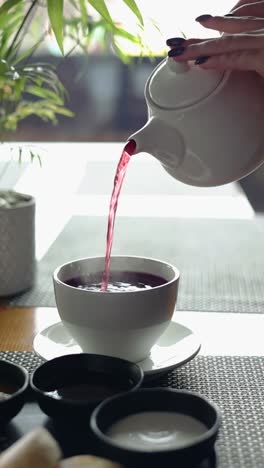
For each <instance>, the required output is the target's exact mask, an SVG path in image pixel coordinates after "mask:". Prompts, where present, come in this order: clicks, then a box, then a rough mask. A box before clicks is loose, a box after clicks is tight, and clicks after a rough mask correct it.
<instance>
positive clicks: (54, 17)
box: [47, 0, 64, 54]
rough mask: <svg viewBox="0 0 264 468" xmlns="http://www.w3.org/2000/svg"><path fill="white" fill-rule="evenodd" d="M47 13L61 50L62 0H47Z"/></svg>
mask: <svg viewBox="0 0 264 468" xmlns="http://www.w3.org/2000/svg"><path fill="white" fill-rule="evenodd" d="M47 5H48V15H49V19H50V24H51V27H52V29H53V31H54V34H55V37H56V39H57V43H58V46H59V48H60V50H61V53H62V54H64V51H63V24H64V20H63V0H47Z"/></svg>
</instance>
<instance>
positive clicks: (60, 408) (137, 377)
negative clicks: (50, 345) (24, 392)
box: [30, 353, 143, 419]
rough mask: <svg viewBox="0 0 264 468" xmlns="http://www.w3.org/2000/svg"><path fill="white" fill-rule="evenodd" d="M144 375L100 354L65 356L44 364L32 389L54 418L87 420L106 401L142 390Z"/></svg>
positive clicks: (35, 374)
mask: <svg viewBox="0 0 264 468" xmlns="http://www.w3.org/2000/svg"><path fill="white" fill-rule="evenodd" d="M142 380H143V371H142V369H141V368H140V367H139V366H138V365H137V364H133V363H131V362H129V361H125V360H123V359H119V358H112V357H109V356H102V355H96V354H85V353H83V354H72V355H66V356H61V357H58V358H55V359H52V360H50V361H47V362H45V363H44V364H41V365H40V366H39V367H38V368H37V369H36V370H35V371H34V372H33V374H32V375H31V379H30V385H31V388H32V390H33V392H34V393H35V395H36V398H37V401H38V404H39V406H40V408H41V409H42V411H44V413H46V414H47V415H49V416H50V417H52V418H67V419H68V418H87V416H89V415H90V413H91V411H92V410H93V409H94V408H95V406H96V405H97V404H98V403H100V402H101V401H102V400H104V399H105V398H107V397H109V396H112V395H115V394H117V393H121V392H129V391H132V390H136V389H137V388H139V386H140V385H141V383H142Z"/></svg>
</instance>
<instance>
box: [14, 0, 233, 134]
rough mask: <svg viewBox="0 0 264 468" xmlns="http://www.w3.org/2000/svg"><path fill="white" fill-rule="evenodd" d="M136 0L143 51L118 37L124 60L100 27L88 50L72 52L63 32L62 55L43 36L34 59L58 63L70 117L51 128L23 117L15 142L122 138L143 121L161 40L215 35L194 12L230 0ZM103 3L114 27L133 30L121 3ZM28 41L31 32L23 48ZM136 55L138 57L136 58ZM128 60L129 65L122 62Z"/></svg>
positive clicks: (214, 9) (216, 8) (222, 6)
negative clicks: (147, 84) (148, 83)
mask: <svg viewBox="0 0 264 468" xmlns="http://www.w3.org/2000/svg"><path fill="white" fill-rule="evenodd" d="M70 3H71V2H68V4H67V2H65V8H68V10H69V11H68V15H69V16H70V15H71V14H72V11H71V9H70ZM137 3H138V6H139V8H140V11H141V12H142V15H143V18H144V23H145V24H144V31H143V33H142V34H143V36H144V43H145V44H146V45H147V46H146V50H145V51H144V52H143V54H142V50H140V49H139V47H138V46H136V45H134V44H132V43H130V42H129V41H126V39H124V40H120V47H122V51H123V54H124V57H123V58H124V60H122V59H120V57H119V56H118V55H117V53H116V51H115V50H114V49H113V48H112V47H111V43H110V41H109V43H108V42H107V37H105V36H104V37H103V35H102V34H103V31H102V30H100V27H98V28H96V30H95V31H94V32H93V34H92V35H91V37H90V40H89V43H88V44H87V46H86V51H87V54H85V52H84V51H83V50H80V48H75V49H74V50H71V47H72V42H71V40H70V35H68V37H67V38H66V40H65V54H66V57H63V58H62V56H61V53H60V51H59V48H58V45H57V42H56V39H55V38H54V36H52V35H50V36H47V37H46V40H45V41H44V43H42V44H41V47H39V48H38V50H37V52H36V53H35V55H34V60H38V61H40V62H43V61H45V62H46V61H49V62H50V63H53V64H56V66H58V74H59V77H60V79H61V81H62V83H63V84H64V86H65V87H66V89H67V91H68V95H69V96H68V102H67V105H68V107H69V108H70V109H71V110H72V111H73V112H74V113H75V117H74V118H60V119H59V124H58V125H56V126H51V125H50V124H48V123H47V124H45V123H43V122H42V121H41V120H40V119H38V118H36V117H32V118H28V119H26V120H25V121H23V122H21V123H20V125H19V128H18V129H17V131H16V132H15V134H14V135H13V136H14V140H17V141H58V140H60V141H125V140H126V139H127V137H128V136H129V135H130V134H131V133H132V132H133V131H135V130H136V129H137V128H139V127H140V126H141V125H142V124H143V123H144V122H145V120H146V104H145V99H144V85H145V82H146V80H147V78H148V76H149V74H150V72H151V71H152V69H153V68H154V67H155V66H156V65H157V63H158V62H159V61H160V60H161V59H162V57H163V56H164V55H165V54H166V44H165V43H166V39H167V38H169V37H175V36H182V35H183V34H185V35H186V36H189V37H190V36H192V37H194V36H196V37H211V36H212V35H216V34H217V33H215V32H214V33H213V34H212V32H210V31H207V30H205V29H203V28H202V27H201V26H200V25H199V24H198V23H197V22H195V18H196V16H198V15H199V14H202V13H204V12H205V13H214V14H217V13H219V14H225V13H228V11H229V10H230V7H231V6H232V5H233V2H232V0H221V1H208V0H201V1H199V2H194V1H193V0H185V1H184V2H179V1H178V2H177V1H173V2H172V1H170V0H162V1H157V2H156V1H155V2H153V1H152V0H138V2H137ZM106 4H107V6H108V8H109V11H110V12H111V15H112V17H113V19H115V20H116V21H117V23H118V24H119V25H120V24H121V25H122V27H123V28H124V29H125V30H126V31H129V32H131V33H133V34H136V33H137V32H138V31H137V28H138V25H137V22H136V20H135V16H134V15H133V13H132V12H130V10H129V9H128V8H127V6H126V5H125V3H124V2H121V1H120V0H107V1H106ZM89 12H90V10H89ZM66 13H67V11H66ZM94 14H95V15H96V12H95V13H94ZM45 21H46V19H45V17H44V18H43V22H45ZM29 42H30V35H29V37H28V38H27V43H26V46H27V47H28V46H30V43H29ZM67 54H69V55H68V56H67ZM139 54H141V55H142V56H141V57H140V58H139V57H138V56H139ZM131 57H132V59H131ZM129 58H130V63H129V64H127V63H125V62H126V61H127V60H128V59H129Z"/></svg>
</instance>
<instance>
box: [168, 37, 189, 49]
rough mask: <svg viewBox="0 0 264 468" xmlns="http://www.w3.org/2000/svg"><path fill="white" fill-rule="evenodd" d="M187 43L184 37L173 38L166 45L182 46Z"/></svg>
mask: <svg viewBox="0 0 264 468" xmlns="http://www.w3.org/2000/svg"><path fill="white" fill-rule="evenodd" d="M184 42H185V39H184V37H172V38H170V39H167V41H166V44H167V46H169V47H170V46H172V47H173V46H181V45H182V44H184Z"/></svg>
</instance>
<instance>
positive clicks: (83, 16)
mask: <svg viewBox="0 0 264 468" xmlns="http://www.w3.org/2000/svg"><path fill="white" fill-rule="evenodd" d="M79 5H80V11H81V22H82V27H83V30H85V28H86V27H87V18H88V13H87V10H86V5H85V0H79Z"/></svg>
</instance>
